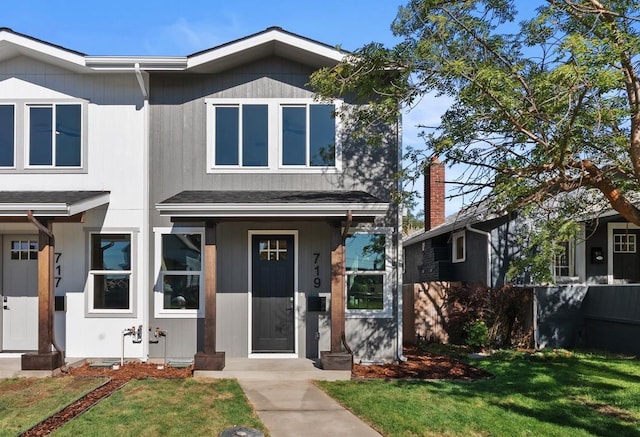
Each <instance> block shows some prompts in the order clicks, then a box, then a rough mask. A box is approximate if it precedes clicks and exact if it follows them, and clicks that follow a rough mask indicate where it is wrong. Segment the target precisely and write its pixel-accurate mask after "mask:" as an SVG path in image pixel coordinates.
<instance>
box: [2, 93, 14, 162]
mask: <svg viewBox="0 0 640 437" xmlns="http://www.w3.org/2000/svg"><path fill="white" fill-rule="evenodd" d="M14 135H15V122H14V107H13V105H0V167H13V165H14V153H15V152H14V150H15V138H14Z"/></svg>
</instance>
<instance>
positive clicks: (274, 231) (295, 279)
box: [247, 229, 300, 358]
mask: <svg viewBox="0 0 640 437" xmlns="http://www.w3.org/2000/svg"><path fill="white" fill-rule="evenodd" d="M254 235H292V236H293V353H281V354H280V353H273V354H268V353H264V354H263V353H252V352H251V351H252V350H253V345H252V335H253V331H252V329H253V327H252V323H253V307H252V302H253V300H252V297H253V293H252V282H253V247H252V241H253V236H254ZM247 240H248V241H247V252H248V258H247V266H248V268H247V270H248V273H247V290H248V293H247V308H248V310H247V319H248V322H247V323H248V329H247V334H248V335H247V337H248V338H247V345H248V349H247V351H248V352H249V353H248V358H298V341H299V340H298V330H299V327H298V325H299V323H298V319H300V307H299V302H298V301H299V299H298V259H299V258H300V257H299V256H298V231H297V230H292V229H288V230H287V229H280V230H278V229H250V230H249V231H247Z"/></svg>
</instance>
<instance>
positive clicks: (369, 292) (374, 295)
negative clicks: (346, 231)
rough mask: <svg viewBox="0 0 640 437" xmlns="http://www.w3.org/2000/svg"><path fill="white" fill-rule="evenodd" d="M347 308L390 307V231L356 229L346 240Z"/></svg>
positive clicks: (375, 309)
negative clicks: (361, 230)
mask: <svg viewBox="0 0 640 437" xmlns="http://www.w3.org/2000/svg"><path fill="white" fill-rule="evenodd" d="M345 246H346V247H345V250H346V255H345V258H346V260H345V261H346V280H347V290H346V291H347V299H346V305H347V310H348V311H349V312H352V313H372V312H374V313H375V312H381V311H384V310H386V311H390V308H389V305H390V288H389V279H388V275H389V262H388V260H389V258H390V253H389V251H390V233H389V232H382V231H381V232H378V231H373V232H371V233H369V232H357V233H355V234H353V235H351V236H349V237H348V238H347V239H346V241H345Z"/></svg>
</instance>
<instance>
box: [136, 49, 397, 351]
mask: <svg viewBox="0 0 640 437" xmlns="http://www.w3.org/2000/svg"><path fill="white" fill-rule="evenodd" d="M312 71H313V70H312V69H311V68H310V67H307V66H304V65H301V64H298V63H295V62H292V61H289V60H285V59H282V58H278V57H269V58H265V59H262V60H259V61H256V62H252V63H250V64H247V65H244V66H242V67H239V68H234V69H232V70H229V71H225V72H221V73H215V74H193V73H190V74H184V73H176V74H168V73H167V74H164V73H163V74H159V73H155V74H151V75H150V86H151V93H150V94H151V100H150V133H149V135H150V154H151V158H150V159H151V164H150V173H151V174H150V196H149V197H150V199H149V201H150V216H151V217H150V220H151V226H152V227H157V226H170V225H171V222H170V219H169V218H168V217H160V216H159V214H158V212H157V211H156V210H155V204H156V203H158V202H160V201H162V200H164V199H166V198H168V197H170V196H172V195H174V194H176V193H178V192H181V191H183V190H215V189H221V190H362V191H366V192H369V193H371V194H373V195H376V196H378V197H379V198H381V199H382V200H385V201H389V200H390V199H391V192H392V190H393V189H394V188H395V184H396V183H395V181H394V179H393V177H392V175H393V174H394V173H395V172H396V171H397V150H396V145H395V144H394V145H393V146H392V147H369V146H367V145H365V144H362V143H353V142H348V143H344V144H343V157H344V162H343V171H342V172H341V173H338V174H333V173H304V172H300V173H286V174H278V173H253V174H252V173H248V172H246V171H245V172H242V173H235V174H234V173H207V160H206V157H207V155H206V123H207V121H206V105H205V99H206V98H312V97H313V93H312V92H311V90H310V89H309V88H308V87H307V86H306V83H307V82H308V81H309V75H310V74H311V73H312ZM391 134H395V132H391ZM395 214H396V213H395V208H391V210H390V211H389V215H388V217H387V218H386V219H384V220H381V221H380V223H379V224H380V225H385V226H392V227H396V217H395ZM193 225H195V226H200V224H198V223H193ZM250 229H252V230H258V229H283V230H298V231H299V241H298V248H299V253H298V269H299V270H298V274H299V277H298V293H299V294H298V308H297V311H298V321H299V325H298V326H299V330H298V344H297V350H298V354H299V356H306V357H310V358H314V357H317V356H318V355H319V350H326V349H328V347H327V346H326V345H325V343H326V342H327V341H328V336H329V332H330V322H329V316H328V314H329V313H328V312H326V313H317V312H307V311H306V303H307V300H306V297H307V296H308V295H320V296H325V297H327V309H329V305H330V302H329V297H330V245H329V224H328V223H327V222H326V221H324V220H318V221H304V222H292V221H286V222H278V221H277V220H274V221H273V222H269V221H260V222H234V221H223V222H221V223H219V224H218V226H217V235H218V242H217V244H218V255H217V256H218V266H217V271H218V284H217V285H218V287H217V293H218V294H217V338H216V346H217V349H218V350H220V351H224V352H225V353H226V354H227V356H230V357H231V356H239V357H243V356H247V354H248V353H249V351H248V337H249V332H248V331H249V321H248V310H249V301H248V294H247V292H248V277H249V272H248V256H249V254H248V240H247V238H248V237H247V235H248V230H250ZM150 241H151V248H150V250H151V252H150V253H153V251H154V250H155V248H154V247H153V244H154V243H153V241H154V239H153V237H152V238H150ZM313 253H320V254H321V255H320V267H321V269H320V270H321V273H320V274H321V284H322V285H321V287H320V288H319V289H316V288H314V286H313V280H314V278H315V273H314V270H313V267H314V266H313ZM155 282H156V278H151V283H155ZM150 305H151V308H150V310H151V311H150V312H151V319H152V324H153V326H156V325H158V326H160V327H162V328H163V329H164V328H165V327H167V329H169V330H170V331H171V332H170V338H169V340H168V343H167V346H168V349H169V352H168V355H169V356H171V357H183V358H189V357H192V356H193V354H194V353H195V351H196V347H197V341H199V340H197V338H198V331H199V328H198V323H200V324H201V323H202V320H200V321H198V320H195V319H165V318H162V319H157V320H156V319H154V318H153V314H154V311H153V301H152V302H151V303H150ZM378 325H380V327H382V325H384V329H383V330H382V331H380V332H381V333H388V332H390V330H391V329H392V327H393V326H394V325H395V321H394V319H380V320H375V321H366V320H365V319H362V320H360V321H355V320H350V321H349V322H348V329H351V330H353V340H354V344H356V347H357V350H358V351H360V350H362V351H367V353H368V354H374V353H373V352H372V350H373V349H372V348H373V346H371V345H369V346H365V340H366V341H367V342H370V339H371V338H372V336H374V335H382V334H380V333H374V332H375V328H376V327H377V326H378ZM387 325H388V326H387ZM200 330H201V328H200ZM365 333H366V334H365ZM318 335H319V337H320V338H317V337H318ZM367 344H368V343H367ZM378 349H379V350H378V351H377V352H376V353H375V354H374V355H377V356H379V355H380V353H387V352H388V351H389V350H390V349H389V346H388V344H387V341H386V340H384V341H381V343H380V347H379V348H378ZM381 351H382V352H381ZM161 353H162V345H161V344H160V345H152V346H151V348H150V355H151V356H153V357H157V356H160V355H161ZM391 355H393V354H392V353H390V354H389V356H391Z"/></svg>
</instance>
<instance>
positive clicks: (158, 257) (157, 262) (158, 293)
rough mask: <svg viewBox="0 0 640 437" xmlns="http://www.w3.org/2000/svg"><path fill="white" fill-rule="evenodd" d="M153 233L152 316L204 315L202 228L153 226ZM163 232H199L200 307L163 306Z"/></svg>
mask: <svg viewBox="0 0 640 437" xmlns="http://www.w3.org/2000/svg"><path fill="white" fill-rule="evenodd" d="M153 234H154V252H155V253H154V266H155V267H154V270H153V272H154V275H153V277H154V278H155V283H154V284H155V285H154V287H153V308H154V316H155V317H156V318H158V319H195V318H202V317H204V266H205V262H206V260H205V257H204V241H205V239H204V228H202V227H155V228H153ZM165 234H200V236H201V239H200V241H201V247H200V250H201V251H202V252H201V253H202V259H201V264H200V267H201V269H202V270H201V271H200V283H199V287H200V294H199V302H200V308H198V309H197V310H191V309H184V310H174V309H165V308H164V290H163V287H162V276H161V274H160V272H161V271H162V236H163V235H165Z"/></svg>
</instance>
